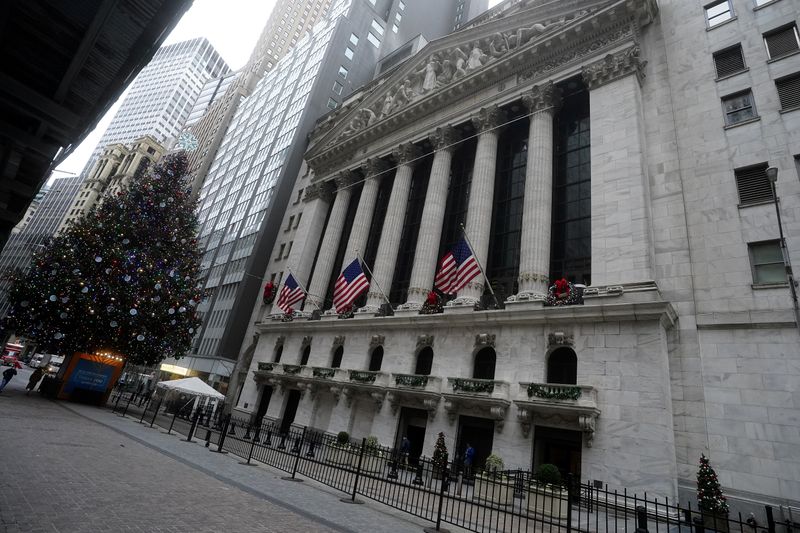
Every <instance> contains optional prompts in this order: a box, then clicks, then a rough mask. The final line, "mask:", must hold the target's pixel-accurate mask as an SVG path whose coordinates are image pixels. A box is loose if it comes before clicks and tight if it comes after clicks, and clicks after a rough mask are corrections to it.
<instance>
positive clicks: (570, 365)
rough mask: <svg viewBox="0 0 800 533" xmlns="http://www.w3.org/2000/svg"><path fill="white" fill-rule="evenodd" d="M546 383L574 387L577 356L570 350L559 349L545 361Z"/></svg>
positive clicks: (576, 381)
mask: <svg viewBox="0 0 800 533" xmlns="http://www.w3.org/2000/svg"><path fill="white" fill-rule="evenodd" d="M547 382H548V383H563V384H566V385H575V384H576V383H578V356H576V355H575V352H574V351H573V350H572V348H559V349H558V350H556V351H554V352H553V353H551V354H550V357H549V358H548V359H547Z"/></svg>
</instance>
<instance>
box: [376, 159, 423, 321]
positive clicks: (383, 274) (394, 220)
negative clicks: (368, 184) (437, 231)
mask: <svg viewBox="0 0 800 533" xmlns="http://www.w3.org/2000/svg"><path fill="white" fill-rule="evenodd" d="M392 155H393V156H394V159H395V161H397V164H398V167H397V173H396V174H395V176H394V184H393V185H392V194H391V196H389V205H388V207H387V208H386V219H385V220H384V221H383V231H382V232H381V241H380V243H379V244H378V255H377V256H376V258H375V266H374V267H373V268H372V274H373V278H372V283H371V284H370V287H369V293H368V297H367V305H365V306H364V307H363V308H362V311H363V312H367V313H375V312H377V311H378V308H379V307H380V306H381V305H382V304H384V303H385V302H386V300H384V298H383V295H382V294H381V292H380V291H381V290H383V291H386V292H387V296H388V291H389V290H391V287H392V277H393V276H394V267H395V262H396V261H397V254H398V252H399V251H400V237H401V236H402V234H403V220H404V219H405V215H406V206H407V204H408V194H409V192H410V191H411V178H412V176H413V174H414V165H415V164H416V159H417V158H418V157H419V156H420V155H421V151H420V149H419V148H418V147H417V146H415V145H413V144H411V143H407V144H402V145H400V146H399V147H398V148H397V149H395V150H394V151H393V152H392Z"/></svg>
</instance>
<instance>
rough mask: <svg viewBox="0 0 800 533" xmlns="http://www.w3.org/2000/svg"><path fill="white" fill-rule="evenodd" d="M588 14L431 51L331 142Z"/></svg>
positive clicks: (574, 15) (579, 12)
mask: <svg viewBox="0 0 800 533" xmlns="http://www.w3.org/2000/svg"><path fill="white" fill-rule="evenodd" d="M590 13H591V11H590V10H582V11H578V12H576V13H573V14H571V15H567V16H564V17H561V18H559V19H556V20H552V21H548V22H546V23H535V24H531V25H529V26H525V27H522V28H518V29H516V30H512V31H506V32H497V33H495V34H493V35H490V36H488V37H482V38H480V39H476V40H473V41H470V42H467V43H463V44H460V45H457V46H454V47H452V48H449V49H446V50H438V51H434V52H432V53H431V54H430V55H428V56H427V57H426V58H425V59H424V61H423V62H421V63H420V66H419V67H418V68H417V69H416V70H412V71H411V72H408V73H407V75H406V77H404V78H402V79H401V80H400V81H398V82H397V83H396V84H395V85H394V86H393V87H391V88H389V89H388V90H387V91H386V93H385V94H384V96H383V98H380V99H378V101H376V102H373V103H372V105H370V106H367V107H362V108H360V109H358V110H357V111H355V113H354V114H353V116H352V118H351V119H350V121H349V122H348V124H347V126H346V127H345V128H344V129H343V130H342V132H341V133H340V134H339V135H338V136H337V137H336V140H334V141H332V142H336V141H337V140H339V139H342V138H345V137H350V136H352V135H354V134H356V133H358V132H359V131H361V130H364V129H366V128H368V127H370V126H372V125H373V124H374V123H376V122H378V121H380V120H383V119H385V118H386V117H388V116H390V115H392V114H394V113H396V112H398V111H400V110H401V109H403V108H404V107H406V106H408V105H409V104H411V103H413V102H414V101H415V100H418V99H419V98H421V97H423V96H425V95H426V94H427V93H430V92H432V91H435V90H437V89H440V88H442V87H444V86H447V85H449V84H451V83H453V82H455V81H457V80H459V79H461V78H463V77H465V76H468V75H469V74H471V73H473V72H475V71H477V70H480V69H482V68H484V67H486V66H487V65H489V64H491V63H492V62H494V61H497V60H498V59H500V58H502V57H503V56H505V55H507V54H509V53H511V52H514V51H515V50H517V49H518V48H521V47H523V46H525V45H527V44H528V43H530V42H531V41H532V40H534V39H536V38H539V37H541V36H542V35H544V34H546V33H550V32H552V31H555V30H557V29H559V28H561V27H562V26H564V25H566V24H568V23H571V22H573V21H575V20H577V19H580V18H583V17H585V16H587V15H589V14H590ZM326 126H327V124H326ZM328 127H330V126H328ZM326 129H328V128H326Z"/></svg>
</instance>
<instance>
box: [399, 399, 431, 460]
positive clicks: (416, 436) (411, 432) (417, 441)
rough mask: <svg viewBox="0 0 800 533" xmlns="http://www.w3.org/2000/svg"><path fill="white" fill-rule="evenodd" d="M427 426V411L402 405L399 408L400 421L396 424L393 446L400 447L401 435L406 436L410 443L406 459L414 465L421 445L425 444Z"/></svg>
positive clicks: (419, 453) (420, 450)
mask: <svg viewBox="0 0 800 533" xmlns="http://www.w3.org/2000/svg"><path fill="white" fill-rule="evenodd" d="M427 428H428V412H427V411H424V410H422V409H414V408H412V407H402V408H401V409H400V423H399V425H398V426H397V435H396V436H395V443H394V445H395V447H396V448H397V449H400V443H401V442H402V441H403V437H404V436H405V437H407V438H408V441H409V442H410V443H411V449H410V451H409V453H408V461H409V462H410V463H411V464H414V465H416V464H417V459H419V456H420V455H422V447H423V445H424V444H425V431H426V430H427Z"/></svg>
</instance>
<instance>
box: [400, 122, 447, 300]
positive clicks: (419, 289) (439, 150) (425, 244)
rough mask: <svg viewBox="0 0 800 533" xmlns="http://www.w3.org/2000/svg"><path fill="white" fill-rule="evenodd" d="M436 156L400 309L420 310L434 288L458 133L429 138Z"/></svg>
mask: <svg viewBox="0 0 800 533" xmlns="http://www.w3.org/2000/svg"><path fill="white" fill-rule="evenodd" d="M429 138H430V141H431V144H433V146H434V148H435V150H436V153H435V154H434V156H433V164H432V165H431V175H430V179H429V181H428V192H427V193H426V195H425V206H424V207H423V209H422V220H421V221H420V226H419V236H418V237H417V250H416V252H415V253H414V267H413V269H412V270H411V283H410V284H409V289H408V301H407V302H406V303H404V304H403V305H401V306H400V307H399V309H410V310H418V309H421V308H422V302H424V301H425V296H426V295H427V294H428V291H430V290H431V288H432V287H433V278H434V275H435V274H436V260H437V257H436V256H437V254H438V252H439V241H440V240H441V238H442V225H443V224H444V209H445V205H446V204H447V187H448V185H449V183H450V163H451V162H452V160H453V151H454V150H455V147H454V146H453V143H455V142H457V141H458V140H459V139H460V138H461V134H460V133H459V132H458V130H456V129H455V128H453V127H452V126H446V127H444V128H437V129H436V132H435V133H433V134H432V135H431V136H430V137H429Z"/></svg>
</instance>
